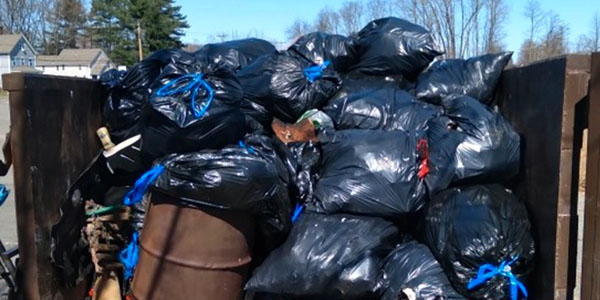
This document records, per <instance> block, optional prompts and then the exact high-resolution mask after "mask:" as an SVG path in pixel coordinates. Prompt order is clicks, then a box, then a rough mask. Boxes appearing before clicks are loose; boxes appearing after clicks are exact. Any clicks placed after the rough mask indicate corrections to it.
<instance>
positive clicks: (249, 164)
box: [153, 136, 292, 247]
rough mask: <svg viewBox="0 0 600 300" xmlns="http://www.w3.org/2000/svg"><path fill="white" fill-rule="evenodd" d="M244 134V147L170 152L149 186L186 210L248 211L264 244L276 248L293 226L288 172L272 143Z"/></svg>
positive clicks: (265, 138)
mask: <svg viewBox="0 0 600 300" xmlns="http://www.w3.org/2000/svg"><path fill="white" fill-rule="evenodd" d="M276 142H277V141H275V140H273V139H271V138H267V137H263V136H248V137H247V138H246V139H245V143H243V142H242V143H241V145H243V146H237V145H236V146H228V147H225V148H223V149H221V150H203V151H199V152H193V153H187V154H173V155H169V156H167V157H166V158H164V159H162V161H161V162H160V164H162V165H163V166H164V167H165V171H164V172H163V173H162V174H161V175H160V176H159V177H158V178H157V179H156V181H155V182H154V184H153V188H154V189H156V190H158V191H160V192H162V193H165V194H167V195H169V196H172V197H174V198H178V199H180V201H181V202H182V204H184V205H187V206H196V207H202V206H209V207H214V208H221V209H231V210H241V211H247V212H250V213H252V214H254V215H255V216H257V222H258V224H259V229H260V233H261V234H262V237H263V239H262V240H263V241H265V243H267V244H269V245H272V247H273V246H277V245H279V244H280V243H281V242H283V240H284V239H285V236H286V235H287V233H288V232H289V229H290V227H291V214H292V201H291V200H290V195H289V191H288V185H289V184H290V182H291V181H290V173H289V171H288V169H287V168H286V166H285V165H284V162H283V161H282V160H281V159H280V158H279V154H278V153H277V150H276V149H275V147H276V146H274V143H276Z"/></svg>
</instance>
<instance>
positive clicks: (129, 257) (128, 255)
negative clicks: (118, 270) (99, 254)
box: [119, 232, 140, 279]
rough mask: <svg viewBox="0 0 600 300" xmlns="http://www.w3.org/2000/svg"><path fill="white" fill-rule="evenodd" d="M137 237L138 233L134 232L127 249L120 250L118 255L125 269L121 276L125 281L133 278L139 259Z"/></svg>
mask: <svg viewBox="0 0 600 300" xmlns="http://www.w3.org/2000/svg"><path fill="white" fill-rule="evenodd" d="M139 236H140V234H139V232H134V233H133V235H132V236H131V241H130V242H129V244H128V245H127V247H125V249H123V250H121V252H120V253H119V260H120V261H121V263H123V267H124V269H125V274H124V275H123V276H124V277H125V279H129V278H131V277H133V272H134V271H135V266H136V265H137V263H138V259H139V257H140V244H139Z"/></svg>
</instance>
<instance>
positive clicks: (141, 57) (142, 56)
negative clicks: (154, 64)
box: [137, 21, 144, 61]
mask: <svg viewBox="0 0 600 300" xmlns="http://www.w3.org/2000/svg"><path fill="white" fill-rule="evenodd" d="M137 40H138V52H139V55H140V61H142V59H143V58H144V54H143V53H142V27H141V26H140V21H138V22H137Z"/></svg>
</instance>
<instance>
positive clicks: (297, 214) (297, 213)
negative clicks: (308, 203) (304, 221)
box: [292, 204, 304, 223]
mask: <svg viewBox="0 0 600 300" xmlns="http://www.w3.org/2000/svg"><path fill="white" fill-rule="evenodd" d="M302 211H304V205H300V204H296V207H295V208H294V214H293V215H292V223H296V221H297V220H298V218H300V214H301V213H302Z"/></svg>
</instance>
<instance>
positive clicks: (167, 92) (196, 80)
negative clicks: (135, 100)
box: [156, 73, 214, 118]
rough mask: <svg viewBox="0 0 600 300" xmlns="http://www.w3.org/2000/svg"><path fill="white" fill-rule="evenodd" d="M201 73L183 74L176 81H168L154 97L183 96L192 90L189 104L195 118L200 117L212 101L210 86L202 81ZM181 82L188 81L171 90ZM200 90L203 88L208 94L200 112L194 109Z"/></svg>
mask: <svg viewBox="0 0 600 300" xmlns="http://www.w3.org/2000/svg"><path fill="white" fill-rule="evenodd" d="M203 76H204V75H203V74H202V73H194V74H185V75H182V76H180V77H178V78H177V79H174V80H172V81H170V82H169V83H167V84H165V85H163V86H162V87H161V88H160V89H158V91H157V92H156V95H157V96H159V97H166V96H173V95H175V94H183V93H185V92H188V91H190V90H192V100H191V102H190V106H191V108H192V111H193V113H194V116H195V117H196V118H200V117H202V116H203V115H204V114H205V113H206V111H207V110H208V108H209V106H210V104H211V103H212V101H213V97H214V91H213V89H212V87H211V86H210V84H208V82H206V80H204V79H203ZM181 81H189V83H188V84H187V85H185V86H182V87H178V88H173V86H174V85H175V84H177V83H179V82H181ZM200 88H204V89H205V90H206V91H207V92H208V99H207V100H206V104H204V106H202V108H201V109H200V110H198V108H197V107H196V97H197V96H198V91H199V90H200Z"/></svg>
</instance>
